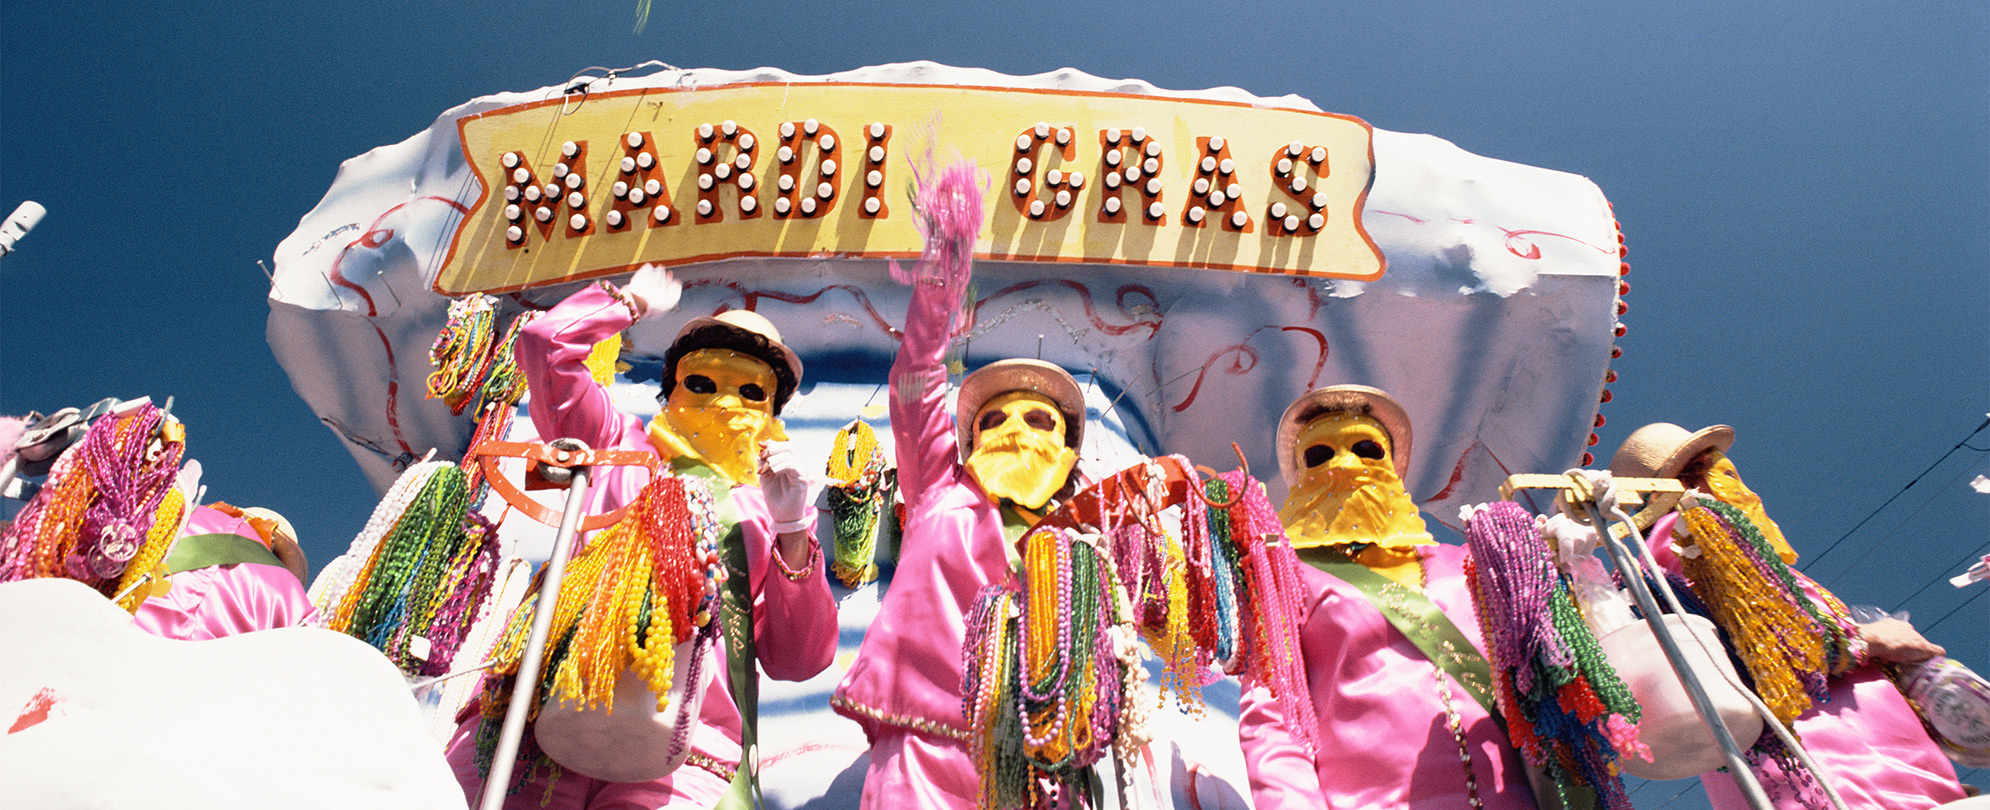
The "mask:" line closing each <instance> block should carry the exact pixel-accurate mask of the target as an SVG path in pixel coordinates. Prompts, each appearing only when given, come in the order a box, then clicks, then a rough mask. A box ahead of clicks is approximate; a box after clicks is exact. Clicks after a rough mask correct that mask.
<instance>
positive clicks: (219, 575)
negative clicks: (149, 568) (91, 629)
mask: <svg viewBox="0 0 1990 810" xmlns="http://www.w3.org/2000/svg"><path fill="white" fill-rule="evenodd" d="M180 533H181V535H182V536H187V537H191V536H194V535H202V534H235V535H240V536H242V537H244V538H247V539H249V540H251V541H254V542H256V543H258V544H260V543H262V542H263V541H262V540H261V539H260V538H259V536H258V535H257V534H256V530H255V528H253V527H251V526H250V525H249V523H248V521H246V520H243V519H242V518H239V517H235V516H233V515H230V514H228V513H226V512H222V511H220V510H218V509H214V508H211V507H206V506H196V507H194V510H193V514H192V515H190V516H188V518H187V525H186V528H185V529H183V530H182V531H181V532H180ZM167 581H168V582H170V583H172V586H173V587H172V589H171V590H169V591H167V592H166V593H165V594H162V595H159V596H154V597H151V598H149V599H146V600H145V602H144V604H142V605H140V606H139V608H138V612H137V613H136V614H134V615H133V616H132V621H133V622H134V623H136V624H137V625H138V629H140V630H144V631H145V632H147V633H151V634H152V635H155V636H160V637H163V638H171V639H179V640H181V641H204V640H206V639H213V638H225V637H227V636H234V635H241V634H242V633H249V632H253V631H256V630H272V629H275V628H278V627H294V626H297V625H300V624H303V623H304V620H305V619H306V618H308V617H310V615H311V612H312V608H311V598H310V596H308V595H307V594H306V593H305V590H304V583H302V582H299V581H297V575H296V574H292V573H290V569H288V568H283V567H281V566H276V565H262V564H258V563H246V562H245V563H234V564H230V565H213V566H208V567H206V568H196V569H193V570H191V571H181V572H179V573H177V574H173V575H172V576H171V577H168V578H167Z"/></svg>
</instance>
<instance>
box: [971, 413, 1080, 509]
mask: <svg viewBox="0 0 1990 810" xmlns="http://www.w3.org/2000/svg"><path fill="white" fill-rule="evenodd" d="M1077 463H1078V452H1077V451H1076V450H1073V449H1071V448H1070V447H1067V446H1065V444H1064V414H1063V413H1061V412H1059V411H1058V410H1057V404H1056V403H1055V402H1052V401H1051V399H1050V398H1049V397H1046V396H1044V395H1042V394H1038V393H1035V392H1032V391H1010V392H1009V393H1006V394H1002V395H1000V396H997V397H995V398H994V399H990V400H988V402H987V403H986V404H984V405H982V406H981V411H980V412H979V413H977V414H975V416H974V452H972V453H970V454H968V457H967V474H968V475H969V476H970V477H972V478H973V479H974V482H975V483H977V484H980V485H981V491H982V492H985V493H987V494H988V498H989V500H990V501H994V502H1000V501H1001V500H1003V499H1007V500H1009V501H1012V502H1014V503H1015V504H1016V505H1018V506H1021V507H1023V508H1025V509H1042V508H1043V505H1044V504H1046V503H1049V502H1050V496H1051V495H1054V494H1056V493H1057V490H1059V489H1062V488H1063V487H1064V482H1065V481H1066V480H1067V479H1069V478H1070V477H1071V468H1072V467H1073V466H1074V465H1076V464H1077Z"/></svg>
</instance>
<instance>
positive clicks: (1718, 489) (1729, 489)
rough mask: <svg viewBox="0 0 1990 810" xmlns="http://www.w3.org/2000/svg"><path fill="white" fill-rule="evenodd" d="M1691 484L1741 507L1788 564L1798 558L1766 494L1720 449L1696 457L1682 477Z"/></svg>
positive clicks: (1728, 503) (1737, 507) (1777, 554)
mask: <svg viewBox="0 0 1990 810" xmlns="http://www.w3.org/2000/svg"><path fill="white" fill-rule="evenodd" d="M1679 477H1680V478H1681V479H1683V480H1685V481H1686V483H1687V484H1688V485H1690V486H1693V487H1697V488H1699V489H1702V490H1705V491H1707V492H1710V493H1712V494H1713V496H1714V497H1715V498H1718V499H1720V502H1721V503H1724V504H1727V505H1729V506H1732V507H1734V508H1736V509H1739V510H1741V513H1742V514H1744V515H1747V516H1748V521H1749V522H1750V523H1753V524H1755V528H1757V529H1760V530H1761V531H1762V537H1763V539H1766V540H1768V541H1769V547H1770V548H1773V549H1775V550H1776V556H1778V557H1781V558H1783V564H1784V565H1791V564H1794V563H1795V562H1796V561H1797V552H1796V549H1793V548H1790V543H1789V541H1788V540H1785V539H1783V529H1782V527H1780V526H1777V525H1776V521H1773V520H1770V519H1769V513H1767V512H1765V511H1763V509H1762V496H1760V495H1756V494H1755V492H1754V491H1753V490H1750V489H1749V488H1748V485H1747V484H1743V483H1741V473H1740V472H1739V471H1737V470H1735V468H1734V462H1733V461H1732V460H1730V459H1729V458H1728V457H1727V454H1725V453H1722V452H1721V451H1719V450H1708V451H1707V452H1705V453H1701V454H1700V456H1699V457H1698V458H1695V459H1693V463H1692V464H1691V465H1689V466H1688V467H1687V469H1686V471H1685V472H1684V473H1682V474H1680V476H1679Z"/></svg>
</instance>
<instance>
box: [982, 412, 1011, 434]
mask: <svg viewBox="0 0 1990 810" xmlns="http://www.w3.org/2000/svg"><path fill="white" fill-rule="evenodd" d="M1006 421H1009V415H1008V414H1006V413H1003V412H1001V411H989V412H987V413H984V414H982V415H981V418H980V419H978V420H975V429H976V430H989V429H991V428H994V427H996V426H998V425H1000V424H1002V423H1003V422H1006Z"/></svg>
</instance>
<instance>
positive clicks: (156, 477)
mask: <svg viewBox="0 0 1990 810" xmlns="http://www.w3.org/2000/svg"><path fill="white" fill-rule="evenodd" d="M184 434H185V430H184V428H182V427H181V426H180V425H179V423H177V422H168V421H167V420H166V416H165V413H164V412H163V411H161V410H159V409H158V408H156V407H154V406H153V405H152V404H151V403H149V402H146V403H142V404H140V405H138V406H136V407H133V408H131V409H130V410H127V411H124V412H122V413H113V414H111V415H109V416H105V417H102V418H99V419H97V420H96V421H95V422H93V423H91V425H90V428H89V430H88V432H86V433H85V434H84V436H83V439H82V441H80V442H78V443H77V444H75V445H74V446H72V447H70V448H69V449H68V450H67V451H65V452H64V453H63V454H62V456H61V457H59V458H57V459H56V461H55V464H54V465H52V467H51V468H50V470H49V479H48V482H47V483H46V484H45V485H44V486H43V487H42V488H41V491H40V492H38V493H36V494H35V497H34V498H33V499H31V500H30V501H29V502H28V504H27V505H26V506H24V507H23V508H22V510H21V513H20V515H19V516H17V519H16V520H15V521H14V522H13V523H12V524H11V525H9V526H8V527H7V529H6V531H5V535H4V537H5V542H4V548H5V549H6V557H5V559H0V581H11V580H17V579H33V578H40V577H66V578H69V579H74V580H77V581H79V582H82V583H84V584H86V585H90V586H91V587H94V588H96V589H97V590H98V591H100V592H102V593H103V594H104V595H106V596H112V595H117V594H119V593H120V590H121V589H120V588H119V587H118V584H119V583H120V582H121V581H122V580H123V578H124V575H125V573H126V571H127V570H128V569H129V568H130V567H131V563H132V561H133V560H135V559H137V558H138V556H139V554H140V552H141V551H142V550H143V548H144V547H145V546H146V545H147V544H148V541H149V540H150V539H151V537H152V534H153V533H154V532H155V531H161V530H160V529H159V527H158V524H159V523H160V522H161V517H160V515H159V512H160V504H161V503H162V502H163V501H164V500H165V498H166V494H167V491H168V490H170V489H172V485H173V482H174V479H175V477H176V476H177V474H178V471H179V464H180V457H181V455H182V454H183V452H184V450H185V447H186V443H185V435H184ZM172 517H173V518H174V520H173V521H170V522H172V523H173V524H174V526H173V527H174V529H177V528H178V525H177V515H174V516H172ZM165 539H166V541H167V542H168V543H170V541H171V539H172V538H171V537H170V536H169V537H166V538H165ZM161 553H162V554H163V552H161ZM141 573H143V572H141Z"/></svg>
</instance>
